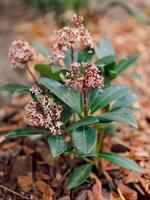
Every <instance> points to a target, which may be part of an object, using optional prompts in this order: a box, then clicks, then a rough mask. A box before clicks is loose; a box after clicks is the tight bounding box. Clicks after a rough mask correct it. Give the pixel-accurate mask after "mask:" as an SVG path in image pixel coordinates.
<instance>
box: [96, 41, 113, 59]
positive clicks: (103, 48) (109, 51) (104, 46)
mask: <svg viewBox="0 0 150 200" xmlns="http://www.w3.org/2000/svg"><path fill="white" fill-rule="evenodd" d="M99 51H100V59H101V58H104V57H107V56H115V51H114V48H113V46H112V45H111V43H110V42H109V41H108V40H107V39H106V38H102V39H101V40H100V43H99Z"/></svg>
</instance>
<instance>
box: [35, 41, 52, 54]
mask: <svg viewBox="0 0 150 200" xmlns="http://www.w3.org/2000/svg"><path fill="white" fill-rule="evenodd" d="M31 45H32V46H33V47H34V48H35V49H37V50H38V52H39V53H41V54H42V55H43V56H45V57H47V56H50V55H51V52H50V50H49V49H48V48H47V47H46V46H45V45H44V44H42V43H41V42H39V41H32V42H31Z"/></svg>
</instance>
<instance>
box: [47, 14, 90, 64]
mask: <svg viewBox="0 0 150 200" xmlns="http://www.w3.org/2000/svg"><path fill="white" fill-rule="evenodd" d="M82 22H83V17H81V16H77V15H76V14H75V15H73V17H72V19H71V26H66V27H64V28H62V29H60V30H59V31H57V32H56V41H55V42H54V54H52V56H51V59H50V63H52V62H55V61H58V58H60V59H62V58H63V55H62V52H64V51H66V50H67V49H71V48H78V47H83V48H90V49H91V48H93V39H92V37H91V35H90V33H89V32H88V30H87V28H85V26H84V25H83V24H82ZM57 54H58V56H57ZM60 55H61V56H60Z"/></svg>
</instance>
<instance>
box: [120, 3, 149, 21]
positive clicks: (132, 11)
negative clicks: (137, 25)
mask: <svg viewBox="0 0 150 200" xmlns="http://www.w3.org/2000/svg"><path fill="white" fill-rule="evenodd" d="M120 5H121V6H122V7H123V8H124V9H125V10H126V11H127V12H128V13H129V14H130V15H132V16H134V17H135V18H136V19H138V20H139V21H141V22H143V23H145V24H150V17H149V16H146V15H145V14H144V13H142V12H140V10H137V9H136V8H135V7H133V6H131V5H128V4H127V3H125V2H121V4H120Z"/></svg>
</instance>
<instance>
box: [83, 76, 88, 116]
mask: <svg viewBox="0 0 150 200" xmlns="http://www.w3.org/2000/svg"><path fill="white" fill-rule="evenodd" d="M83 110H84V117H87V116H88V113H87V97H86V87H85V80H84V81H83Z"/></svg>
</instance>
